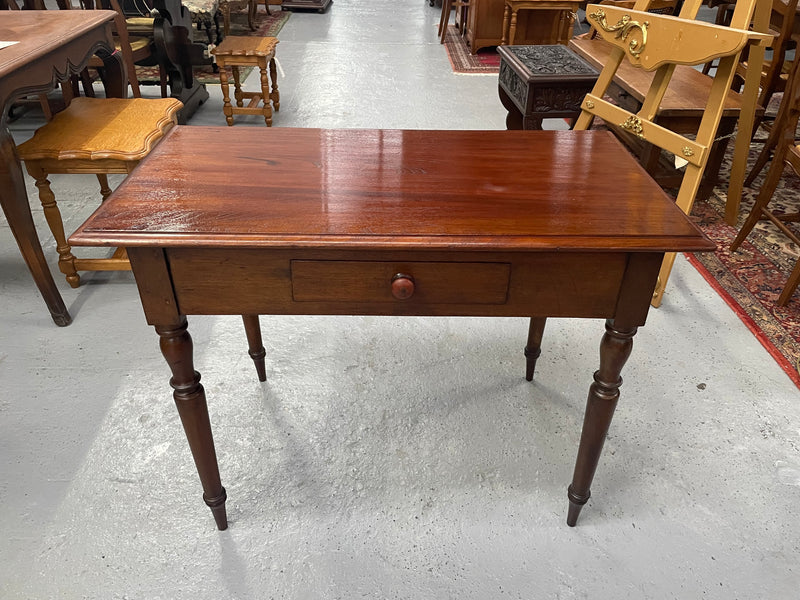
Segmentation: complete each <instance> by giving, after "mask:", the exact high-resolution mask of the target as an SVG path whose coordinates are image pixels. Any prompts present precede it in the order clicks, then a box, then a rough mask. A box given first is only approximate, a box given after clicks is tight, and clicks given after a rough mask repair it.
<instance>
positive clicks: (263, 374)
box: [242, 315, 267, 381]
mask: <svg viewBox="0 0 800 600" xmlns="http://www.w3.org/2000/svg"><path fill="white" fill-rule="evenodd" d="M242 321H244V332H245V335H247V346H248V353H249V354H250V358H252V359H253V362H254V363H255V365H256V373H258V380H259V381H266V380H267V366H266V364H265V363H264V359H265V358H266V356H267V351H266V350H264V344H263V342H262V340H261V325H260V324H259V322H258V315H242Z"/></svg>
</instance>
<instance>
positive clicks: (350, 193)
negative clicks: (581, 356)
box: [69, 126, 714, 529]
mask: <svg viewBox="0 0 800 600" xmlns="http://www.w3.org/2000/svg"><path fill="white" fill-rule="evenodd" d="M475 148H479V149H480V151H479V152H476V151H475V150H474V149H475ZM187 156H191V157H192V160H190V161H189V160H186V157H187ZM230 156H241V157H246V159H241V160H235V161H232V160H229V157H230ZM431 157H434V158H433V159H431ZM577 174H579V176H578V175H577ZM69 241H70V243H71V244H73V245H75V246H80V245H88V246H122V247H125V248H127V249H128V256H129V258H130V261H131V267H132V270H133V274H134V276H135V277H136V284H137V286H138V288H139V294H140V296H141V300H142V306H143V307H144V312H145V315H146V317H147V321H148V323H150V324H151V325H153V326H155V330H156V332H157V333H158V335H159V337H160V344H161V350H162V353H163V354H164V357H165V359H166V360H167V363H168V364H169V366H170V369H171V371H172V378H171V379H170V385H171V386H172V387H173V389H174V394H173V396H174V399H175V403H176V405H177V407H178V412H179V414H180V417H181V421H182V423H183V427H184V430H185V432H186V437H187V439H188V441H189V446H190V448H191V451H192V455H193V457H194V460H195V464H196V466H197V470H198V473H199V475H200V481H201V483H202V486H203V498H204V500H205V502H206V504H207V505H208V506H209V507H210V508H211V511H212V513H213V515H214V518H215V520H216V523H217V526H218V527H219V529H225V528H226V527H227V517H226V513H225V499H226V494H225V488H224V487H222V483H221V480H220V474H219V468H218V465H217V458H216V452H215V450H214V441H213V437H212V434H211V424H210V422H209V416H208V410H207V406H206V396H205V391H204V389H203V386H202V385H201V384H200V375H199V373H197V372H195V370H194V365H193V358H192V340H191V337H190V335H189V332H188V329H187V319H186V315H190V314H212V315H214V314H234V315H237V314H241V315H258V314H274V315H281V314H285V315H290V314H293V315H320V314H322V315H339V314H341V315H386V316H391V315H403V316H415V315H416V316H447V315H452V316H523V317H531V320H530V329H529V334H528V347H527V348H526V352H525V354H526V355H527V357H528V358H527V365H526V378H527V379H530V378H531V377H532V376H533V370H534V367H535V362H536V357H537V356H538V355H539V346H540V342H541V339H542V334H543V332H544V326H545V319H546V318H547V317H549V316H558V317H584V318H594V319H597V318H605V319H606V326H605V334H604V335H603V336H602V340H601V342H600V367H599V369H598V370H597V371H596V372H595V374H594V382H593V383H592V384H591V386H590V388H589V395H588V400H587V404H586V414H585V417H584V425H583V432H582V434H581V439H580V445H579V447H578V457H577V459H576V461H575V470H574V473H573V478H572V484H571V485H570V486H569V489H568V492H567V497H568V500H569V511H568V514H567V524H568V525H575V523H576V521H577V519H578V514H579V513H580V510H581V508H582V507H583V505H584V504H586V502H587V500H588V499H589V488H590V485H591V482H592V479H593V477H594V473H595V469H596V468H597V465H598V461H599V459H600V453H601V451H602V448H603V442H604V441H605V437H606V433H607V432H608V428H609V426H610V424H611V419H612V416H613V414H614V409H615V407H616V403H617V399H618V397H619V387H620V384H621V383H622V379H621V378H620V371H621V370H622V367H623V365H624V364H625V361H626V360H627V358H628V356H629V355H630V352H631V349H632V346H633V336H634V334H635V333H636V329H637V328H638V327H639V326H640V325H643V324H644V322H645V318H646V316H647V312H648V310H649V309H650V299H651V297H652V295H653V289H654V288H655V285H656V279H657V277H658V271H659V269H660V267H661V261H662V258H663V255H664V252H666V251H678V252H681V251H702V250H712V249H713V248H714V244H713V243H712V242H710V241H708V240H707V239H705V238H704V237H703V235H702V234H701V233H700V232H699V231H698V230H697V229H696V228H695V227H694V226H693V225H692V224H691V223H690V222H689V220H688V218H687V217H686V215H684V214H683V213H682V212H681V211H680V209H678V207H676V206H675V203H674V202H673V201H672V200H671V199H670V198H669V197H667V195H666V194H665V193H664V192H663V191H662V190H661V188H660V187H659V186H658V185H657V184H656V183H655V182H654V181H653V180H652V179H651V178H650V177H649V175H647V173H646V172H645V171H644V169H642V167H641V166H639V164H638V162H636V160H635V159H634V158H633V157H632V156H631V155H630V154H629V153H628V151H627V150H625V148H624V147H623V146H622V145H621V143H620V142H619V141H617V140H616V139H615V138H614V136H613V135H612V134H611V133H610V132H608V131H421V130H415V131H403V130H358V129H345V130H325V129H288V128H287V129H283V128H274V129H262V128H252V127H248V128H243V129H239V130H233V129H229V128H227V127H180V126H178V127H175V128H174V129H173V130H172V131H171V132H170V133H169V134H168V135H167V136H166V137H165V139H164V140H163V141H162V142H161V143H160V144H159V145H158V146H157V147H156V149H155V150H154V151H153V152H151V153H150V155H149V156H148V157H147V158H146V159H145V160H143V161H142V162H141V163H140V164H139V166H138V167H137V168H136V169H135V170H134V171H133V173H131V174H130V175H129V176H128V177H127V178H126V179H125V181H124V182H123V183H122V184H121V185H120V186H119V187H118V188H117V190H116V191H115V192H114V193H113V194H112V195H111V196H110V197H109V199H108V200H106V201H105V202H104V203H103V204H102V206H101V207H100V208H99V209H98V210H97V211H96V212H95V213H94V214H93V215H92V216H91V217H90V218H89V220H88V221H87V222H86V223H85V224H84V225H83V226H81V228H79V229H78V231H77V232H76V233H75V234H73V235H72V236H71V237H70V240H69ZM249 333H252V331H251V332H249ZM411 335H413V333H411ZM252 349H253V348H252V343H251V350H252ZM262 356H263V355H262ZM260 360H261V361H263V358H261V359H260ZM257 362H258V361H257ZM298 368H299V367H298ZM587 379H588V377H587ZM400 393H401V392H400ZM431 468H432V469H435V468H436V465H431Z"/></svg>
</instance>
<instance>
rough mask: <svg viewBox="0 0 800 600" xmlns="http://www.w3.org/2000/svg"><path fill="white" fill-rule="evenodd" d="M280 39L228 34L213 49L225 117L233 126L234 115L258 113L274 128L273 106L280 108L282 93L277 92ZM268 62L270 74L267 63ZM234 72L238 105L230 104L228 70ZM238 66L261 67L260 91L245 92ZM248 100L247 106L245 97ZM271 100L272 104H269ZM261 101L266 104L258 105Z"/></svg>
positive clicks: (268, 125)
mask: <svg viewBox="0 0 800 600" xmlns="http://www.w3.org/2000/svg"><path fill="white" fill-rule="evenodd" d="M277 45H278V38H274V37H243V36H228V37H226V38H225V39H224V40H222V43H221V44H220V45H219V46H217V47H216V48H214V49H213V50H212V51H211V52H212V53H213V54H214V56H216V58H217V65H218V66H219V82H220V84H221V85H222V99H223V102H224V106H223V107H222V111H223V112H224V113H225V120H226V121H227V122H228V125H233V115H234V114H237V115H239V114H243V115H258V114H263V115H264V120H265V121H266V122H267V127H272V107H273V106H274V107H275V110H276V111H277V110H280V107H281V95H280V92H278V77H277V73H276V68H275V46H277ZM268 63H269V76H268V75H267V64H268ZM227 67H231V70H232V71H233V85H234V88H235V89H234V96H235V97H236V106H232V105H231V97H230V89H229V87H228V70H227ZM239 67H258V68H259V69H260V70H261V91H260V92H243V91H242V84H241V81H240V80H239ZM270 77H272V91H271V92H270V89H269V78H270ZM245 99H248V100H249V101H250V102H248V104H247V106H244V100H245ZM270 101H271V102H272V106H270ZM259 102H263V106H262V107H259V106H258V104H259Z"/></svg>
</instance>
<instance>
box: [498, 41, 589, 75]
mask: <svg viewBox="0 0 800 600" xmlns="http://www.w3.org/2000/svg"><path fill="white" fill-rule="evenodd" d="M497 53H498V54H499V55H500V59H501V61H507V62H509V63H511V64H514V65H515V66H517V67H518V68H520V70H521V71H522V72H523V73H524V74H525V76H526V77H528V78H539V77H541V78H545V79H563V80H564V81H575V80H576V79H577V80H581V81H596V80H597V76H598V74H599V73H598V71H597V69H595V68H594V67H593V66H592V65H590V64H589V63H588V62H586V61H585V60H583V59H582V58H581V57H580V56H578V55H577V54H575V52H574V51H572V50H570V49H569V48H567V47H566V46H564V45H563V44H552V45H547V44H544V45H531V46H498V47H497Z"/></svg>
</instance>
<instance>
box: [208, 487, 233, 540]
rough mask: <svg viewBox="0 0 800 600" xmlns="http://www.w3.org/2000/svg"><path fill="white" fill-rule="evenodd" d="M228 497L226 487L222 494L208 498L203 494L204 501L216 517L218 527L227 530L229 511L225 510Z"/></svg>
mask: <svg viewBox="0 0 800 600" xmlns="http://www.w3.org/2000/svg"><path fill="white" fill-rule="evenodd" d="M227 499H228V494H227V493H226V492H225V488H222V494H221V495H219V496H217V497H215V498H208V497H206V495H205V494H203V501H204V502H205V503H206V506H208V508H210V509H211V514H212V515H213V517H214V522H215V523H216V524H217V529H219V530H220V531H225V530H226V529H227V528H228V513H227V511H226V510H225V501H226V500H227Z"/></svg>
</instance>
